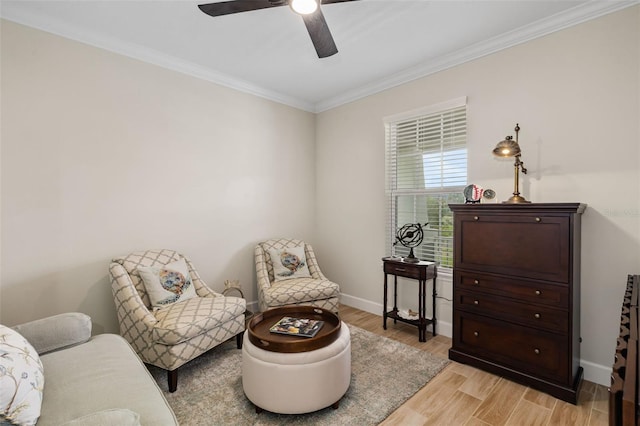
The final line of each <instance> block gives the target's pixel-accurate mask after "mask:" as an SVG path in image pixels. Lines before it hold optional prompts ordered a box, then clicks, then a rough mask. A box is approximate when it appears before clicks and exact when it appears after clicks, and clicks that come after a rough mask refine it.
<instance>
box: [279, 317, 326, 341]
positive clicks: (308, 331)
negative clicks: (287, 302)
mask: <svg viewBox="0 0 640 426" xmlns="http://www.w3.org/2000/svg"><path fill="white" fill-rule="evenodd" d="M323 324H324V321H319V320H313V319H308V318H292V317H283V318H282V319H281V320H280V321H278V322H277V323H275V324H274V325H273V326H272V327H271V328H270V329H269V331H270V332H271V333H278V334H287V335H289V336H301V337H313V336H315V335H316V334H317V333H318V331H320V329H321V328H322V325H323Z"/></svg>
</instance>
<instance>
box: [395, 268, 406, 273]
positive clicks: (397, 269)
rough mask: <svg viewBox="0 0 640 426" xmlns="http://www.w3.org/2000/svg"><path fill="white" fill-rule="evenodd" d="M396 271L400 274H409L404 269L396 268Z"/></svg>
mask: <svg viewBox="0 0 640 426" xmlns="http://www.w3.org/2000/svg"><path fill="white" fill-rule="evenodd" d="M396 271H398V272H407V270H406V269H404V268H396Z"/></svg>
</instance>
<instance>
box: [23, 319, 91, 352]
mask: <svg viewBox="0 0 640 426" xmlns="http://www.w3.org/2000/svg"><path fill="white" fill-rule="evenodd" d="M13 329H14V330H16V331H17V332H18V333H20V334H21V335H22V336H23V337H24V338H25V339H27V341H29V343H31V345H32V346H33V347H34V349H35V350H36V351H37V352H38V354H40V355H42V354H45V353H47V352H52V351H56V350H58V349H63V348H67V347H69V346H74V345H78V344H80V343H84V342H86V341H88V340H89V339H90V338H91V317H89V316H88V315H85V314H83V313H80V312H69V313H65V314H59V315H54V316H51V317H47V318H42V319H39V320H35V321H30V322H27V323H24V324H20V325H17V326H15V327H13Z"/></svg>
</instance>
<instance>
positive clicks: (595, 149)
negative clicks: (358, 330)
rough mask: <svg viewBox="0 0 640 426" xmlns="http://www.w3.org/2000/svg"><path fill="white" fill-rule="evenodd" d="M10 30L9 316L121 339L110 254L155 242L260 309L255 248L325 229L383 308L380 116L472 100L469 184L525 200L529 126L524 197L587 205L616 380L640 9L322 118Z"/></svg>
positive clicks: (323, 240)
mask: <svg viewBox="0 0 640 426" xmlns="http://www.w3.org/2000/svg"><path fill="white" fill-rule="evenodd" d="M1 36H2V63H1V66H2V68H1V72H2V74H1V79H2V81H1V87H0V88H1V90H2V99H1V101H2V105H1V107H2V117H1V118H2V123H1V124H2V126H1V134H0V137H1V141H0V142H1V144H2V145H1V152H0V159H1V161H2V163H1V175H0V182H1V185H2V197H1V199H0V202H1V204H0V206H1V210H2V211H1V214H2V217H1V220H2V226H1V243H2V244H1V246H0V248H1V252H0V253H1V262H0V267H1V282H0V299H1V300H0V322H2V323H5V324H8V325H12V324H15V323H18V322H22V321H26V320H30V319H34V318H39V317H42V316H44V315H48V314H54V313H59V312H64V311H68V310H79V311H82V312H86V313H89V314H90V315H92V317H93V320H94V330H95V332H104V331H116V330H117V329H116V320H115V313H114V308H113V304H112V299H111V294H110V288H109V283H108V276H107V266H108V262H109V259H110V258H111V257H112V256H113V255H116V254H123V253H127V252H129V251H131V250H136V249H144V248H149V247H172V248H176V249H178V250H180V251H182V252H184V253H186V254H187V255H189V256H190V257H191V258H192V259H193V260H194V262H196V265H197V266H198V268H199V269H200V271H201V273H202V275H203V277H204V278H205V280H206V281H207V282H208V283H209V284H210V286H211V287H212V288H214V289H217V290H221V288H222V283H223V281H224V280H225V279H231V278H233V279H236V278H239V279H240V281H241V282H242V283H243V285H244V288H245V291H246V292H247V293H248V294H247V298H248V299H249V300H250V301H255V300H256V295H255V278H254V277H253V276H254V268H253V257H252V249H253V246H254V244H255V243H256V242H257V241H259V240H261V239H265V238H268V237H272V236H279V235H289V236H298V237H301V238H305V239H309V240H311V241H312V242H313V243H314V245H315V248H316V254H317V255H318V258H319V260H320V262H321V264H322V267H323V271H324V272H325V274H326V275H327V276H328V277H329V278H331V279H333V280H335V281H337V282H339V283H340V285H341V287H342V291H343V293H344V294H345V300H346V301H349V302H350V303H352V304H354V305H359V306H360V307H363V308H365V309H370V310H372V311H374V312H378V313H380V311H381V302H382V289H381V287H382V273H381V265H380V257H382V256H383V255H384V253H385V247H384V221H385V195H384V149H383V148H384V132H383V125H382V120H383V117H385V116H388V115H392V114H396V113H400V112H404V111H408V110H412V109H415V108H419V107H422V106H426V105H431V104H435V103H438V102H441V101H446V100H449V99H453V98H457V97H459V96H467V97H468V123H469V133H468V143H469V158H470V163H469V174H470V177H469V180H470V182H473V183H477V184H479V185H481V186H483V187H486V188H493V189H495V190H496V191H497V193H498V197H499V198H500V199H501V200H502V199H506V198H507V197H508V196H509V195H510V192H511V191H512V166H511V164H510V163H508V162H507V163H504V162H499V161H497V160H494V159H493V158H492V156H491V153H490V150H491V149H492V148H493V146H494V145H495V143H496V142H497V141H498V140H501V139H502V138H503V137H504V136H505V135H507V134H512V133H513V127H514V125H515V123H516V122H519V123H520V126H521V127H522V131H521V134H520V141H521V143H522V147H523V150H524V154H523V159H524V161H525V163H526V165H527V167H528V168H529V170H530V174H529V175H528V176H526V177H525V179H524V182H523V194H524V195H525V196H526V197H527V198H528V199H530V200H532V201H534V202H562V201H579V202H584V203H587V204H588V205H589V207H588V209H587V212H586V213H585V215H584V221H583V244H582V253H583V266H582V274H583V280H582V337H583V339H584V342H583V345H582V359H583V366H584V367H585V370H586V373H587V378H589V379H590V380H595V381H598V382H601V383H603V384H606V383H607V380H608V371H607V369H608V368H609V367H610V364H611V361H612V359H611V357H612V355H611V354H612V350H613V347H614V345H615V335H616V334H617V322H618V317H619V306H620V301H621V297H622V292H623V289H624V281H625V277H626V274H627V273H640V270H639V269H638V264H639V263H640V262H639V260H640V185H638V184H639V183H640V171H639V170H640V168H639V166H638V164H639V162H640V150H639V146H640V119H639V118H640V106H639V104H640V68H639V65H640V7H634V8H630V9H626V10H624V11H622V12H618V13H615V14H612V15H609V16H606V17H602V18H599V19H597V20H594V21H591V22H588V23H585V24H581V25H579V26H576V27H573V28H570V29H567V30H564V31H562V32H559V33H555V34H552V35H549V36H547V37H544V38H541V39H538V40H534V41H531V42H528V43H526V44H523V45H520V46H516V47H514V48H511V49H508V50H504V51H502V52H499V53H496V54H493V55H491V56H488V57H485V58H482V59H479V60H476V61H473V62H469V63H467V64H464V65H461V66H458V67H455V68H452V69H449V70H447V71H443V72H440V73H437V74H434V75H431V76H428V77H425V78H422V79H419V80H416V81H414V82H412V83H408V84H404V85H402V86H399V87H396V88H394V89H391V90H387V91H385V92H382V93H379V94H376V95H373V96H370V97H367V98H365V99H362V100H360V101H357V102H353V103H351V104H348V105H345V106H342V107H338V108H334V109H332V110H329V111H326V112H323V113H320V114H318V115H317V116H314V115H313V114H310V113H306V112H302V111H299V110H296V109H293V108H290V107H286V106H282V105H279V104H277V103H273V102H270V101H266V100H263V99H260V98H257V97H254V96H251V95H246V94H241V93H239V92H236V91H233V90H231V89H227V88H223V87H220V86H216V85H214V84H210V83H207V82H204V81H200V80H197V79H194V78H192V77H188V76H184V75H181V74H178V73H175V72H172V71H168V70H165V69H162V68H158V67H156V66H153V65H149V64H145V63H142V62H138V61H135V60H132V59H129V58H126V57H123V56H119V55H116V54H113V53H109V52H106V51H103V50H100V49H96V48H93V47H89V46H86V45H83V44H80V43H76V42H73V41H69V40H66V39H63V38H60V37H56V36H52V35H49V34H46V33H43V32H40V31H37V30H33V29H29V28H26V27H22V26H20V25H16V24H13V23H10V22H6V21H2V34H1ZM612 147H616V148H617V149H616V150H615V152H614V153H613V154H607V155H605V154H603V150H604V149H605V148H612ZM316 206H317V207H316ZM438 291H439V293H440V294H441V295H442V296H444V297H446V298H449V299H450V298H451V285H450V279H448V277H447V276H446V275H444V274H441V278H440V280H439V283H438ZM403 297H404V300H405V301H409V300H411V299H413V298H414V297H415V296H414V295H413V293H410V292H405V294H403ZM438 312H439V317H440V318H441V319H442V330H445V331H446V330H447V328H448V327H449V328H450V323H451V306H450V303H449V302H447V301H444V300H440V302H439V307H438Z"/></svg>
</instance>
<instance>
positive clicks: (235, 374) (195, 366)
mask: <svg viewBox="0 0 640 426" xmlns="http://www.w3.org/2000/svg"><path fill="white" fill-rule="evenodd" d="M349 329H350V330H351V384H350V386H349V390H348V391H347V393H346V394H345V396H344V397H343V398H342V400H341V401H340V407H339V408H338V409H337V410H334V409H333V408H331V407H328V408H325V409H322V410H319V411H316V412H313V413H309V414H299V415H291V414H289V415H284V414H274V413H270V412H267V411H263V412H262V413H260V414H257V413H256V412H255V407H254V406H253V404H251V402H250V401H249V400H247V398H246V397H245V395H244V392H243V391H242V378H241V374H242V373H241V362H242V354H241V351H240V350H238V349H237V348H236V345H235V339H232V340H231V341H228V342H226V343H224V344H222V345H220V346H218V347H216V348H214V349H212V350H210V351H209V352H207V353H205V354H203V355H201V356H200V357H198V358H196V359H195V360H193V361H191V362H189V363H188V364H186V365H184V366H182V367H180V370H179V373H178V390H177V391H176V392H174V393H169V391H168V388H167V373H166V371H164V370H161V369H159V368H156V367H152V366H150V367H149V369H150V371H151V374H152V375H153V376H154V378H155V379H156V381H157V382H158V385H159V386H160V388H161V389H162V391H163V393H164V395H165V397H166V398H167V401H169V405H171V407H172V408H173V411H174V412H175V413H176V417H177V418H178V421H179V422H180V424H181V425H182V426H197V425H203V426H205V425H206V426H211V425H239V426H245V425H246V426H249V425H255V426H258V425H345V424H351V425H359V426H364V425H377V424H378V423H380V422H381V421H383V420H384V419H385V418H386V417H387V416H389V415H390V414H391V413H392V412H393V411H395V410H396V408H398V407H399V406H400V405H402V403H404V402H405V401H406V400H407V399H409V398H410V397H411V396H412V395H413V394H415V393H416V392H417V391H418V390H420V388H422V387H423V386H424V385H425V384H427V382H428V381H429V380H431V379H432V378H433V377H434V376H435V375H436V374H438V372H440V370H442V369H443V368H444V367H445V366H446V365H447V364H448V362H449V361H447V360H446V359H442V358H439V357H437V356H435V355H432V354H429V353H428V352H424V351H421V350H419V349H416V348H413V347H411V346H408V345H405V344H403V343H400V342H398V341H395V340H391V339H388V338H386V337H382V336H379V335H377V334H373V333H371V332H368V331H366V330H363V329H361V328H358V327H355V326H352V325H349ZM297 391H299V392H300V391H304V390H303V389H298V390H297Z"/></svg>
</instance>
